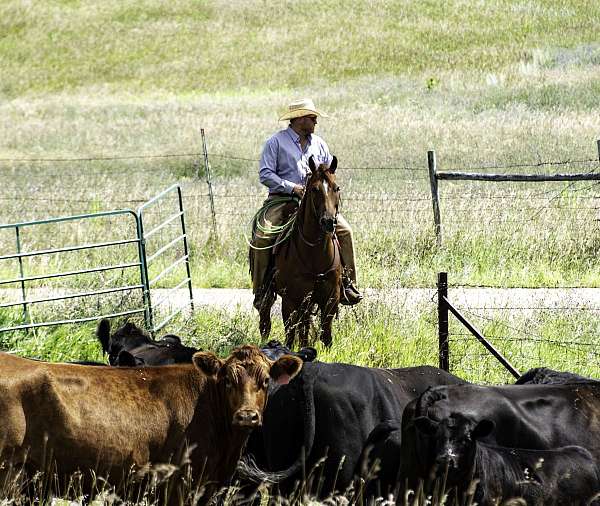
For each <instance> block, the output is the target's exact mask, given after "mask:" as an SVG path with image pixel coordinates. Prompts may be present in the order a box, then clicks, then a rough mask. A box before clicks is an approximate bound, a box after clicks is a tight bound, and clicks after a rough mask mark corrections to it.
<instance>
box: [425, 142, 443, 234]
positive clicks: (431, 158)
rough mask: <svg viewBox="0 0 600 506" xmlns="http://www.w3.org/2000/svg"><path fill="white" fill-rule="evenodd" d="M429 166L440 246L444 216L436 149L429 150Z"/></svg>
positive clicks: (434, 214) (436, 232)
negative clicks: (441, 207)
mask: <svg viewBox="0 0 600 506" xmlns="http://www.w3.org/2000/svg"><path fill="white" fill-rule="evenodd" d="M427 166H428V167H429V184H430V185H431V202H432V204H433V223H434V226H435V240H436V244H437V245H438V246H441V245H442V218H441V216H440V197H439V194H438V180H437V168H436V161H435V151H427Z"/></svg>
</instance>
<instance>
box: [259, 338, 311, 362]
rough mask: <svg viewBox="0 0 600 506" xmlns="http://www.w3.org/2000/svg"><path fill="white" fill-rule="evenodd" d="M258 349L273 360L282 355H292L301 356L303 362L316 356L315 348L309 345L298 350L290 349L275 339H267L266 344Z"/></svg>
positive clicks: (309, 360)
mask: <svg viewBox="0 0 600 506" xmlns="http://www.w3.org/2000/svg"><path fill="white" fill-rule="evenodd" d="M260 351H262V352H263V353H264V354H265V355H266V356H267V358H268V359H269V360H273V361H275V360H277V359H278V358H279V357H281V356H283V355H293V356H294V357H298V358H301V359H302V361H303V362H312V361H313V360H314V359H315V358H317V350H315V349H314V348H312V347H310V346H307V347H305V348H302V349H301V350H299V351H292V350H290V349H289V348H288V347H287V346H285V345H283V344H281V343H280V342H279V341H277V340H275V339H273V340H271V341H269V342H268V343H267V344H264V345H262V346H261V347H260Z"/></svg>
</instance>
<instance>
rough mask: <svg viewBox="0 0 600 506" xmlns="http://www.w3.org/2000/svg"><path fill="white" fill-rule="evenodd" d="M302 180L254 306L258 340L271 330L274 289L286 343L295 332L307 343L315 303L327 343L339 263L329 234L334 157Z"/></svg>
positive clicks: (336, 197)
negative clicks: (265, 287) (286, 232)
mask: <svg viewBox="0 0 600 506" xmlns="http://www.w3.org/2000/svg"><path fill="white" fill-rule="evenodd" d="M309 166H310V169H311V171H312V173H311V174H310V175H309V177H308V179H307V181H306V187H305V192H304V197H303V198H302V200H301V202H300V206H299V208H298V211H297V214H296V220H295V223H294V226H293V229H292V231H291V233H290V236H289V238H288V239H287V241H286V242H284V243H282V244H281V245H280V246H279V249H278V250H277V251H276V252H275V270H274V274H273V279H272V282H271V283H270V290H269V293H268V294H267V295H266V296H265V298H264V303H263V305H262V307H261V309H260V331H261V334H262V336H263V338H265V337H267V336H268V335H269V332H270V330H271V307H272V306H273V303H274V302H275V298H276V295H275V294H276V293H277V294H279V295H280V296H281V312H282V316H283V322H284V325H285V333H286V345H287V346H288V347H290V348H291V347H292V346H293V345H294V340H295V338H296V336H298V340H299V343H300V346H306V345H307V344H308V332H309V329H310V317H311V313H312V311H313V308H314V307H315V305H316V306H317V307H318V310H319V312H320V316H321V325H320V327H321V333H320V339H321V341H323V343H324V344H325V346H331V324H332V321H333V318H334V317H335V315H336V314H337V311H338V305H339V302H340V279H341V275H342V267H341V260H340V251H339V245H338V242H337V238H336V236H335V226H336V222H337V214H338V207H339V203H340V187H339V186H338V185H337V183H336V182H335V169H336V167H337V158H336V157H333V161H332V162H331V165H330V166H329V167H327V166H326V165H320V166H319V167H316V165H315V162H314V160H313V158H312V157H311V158H310V160H309Z"/></svg>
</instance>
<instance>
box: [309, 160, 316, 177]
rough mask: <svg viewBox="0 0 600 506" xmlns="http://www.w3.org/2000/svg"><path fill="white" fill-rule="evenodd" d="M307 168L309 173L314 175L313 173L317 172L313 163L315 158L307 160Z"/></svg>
mask: <svg viewBox="0 0 600 506" xmlns="http://www.w3.org/2000/svg"><path fill="white" fill-rule="evenodd" d="M308 167H309V168H310V171H311V172H312V173H313V174H314V173H315V172H317V164H316V163H315V157H314V156H311V157H310V158H309V159H308Z"/></svg>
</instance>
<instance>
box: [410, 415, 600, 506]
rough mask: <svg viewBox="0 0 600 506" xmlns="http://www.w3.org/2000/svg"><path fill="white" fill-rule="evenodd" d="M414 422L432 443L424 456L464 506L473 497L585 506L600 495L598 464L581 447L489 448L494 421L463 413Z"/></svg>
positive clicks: (491, 501)
mask: <svg viewBox="0 0 600 506" xmlns="http://www.w3.org/2000/svg"><path fill="white" fill-rule="evenodd" d="M414 424H415V427H416V429H417V431H418V432H419V433H421V434H423V435H424V438H425V439H426V440H427V441H428V444H427V447H426V448H424V450H425V451H423V452H422V453H420V454H419V458H420V459H421V460H424V461H425V466H426V467H428V468H430V469H432V471H433V473H434V475H435V477H436V478H438V479H439V480H440V481H441V480H442V479H443V480H444V481H445V486H446V491H447V492H450V493H453V492H454V491H455V493H456V497H457V499H458V500H459V501H460V502H461V504H462V502H467V501H468V500H469V499H471V500H472V499H474V500H475V502H477V504H480V505H482V506H488V505H489V506H492V505H496V504H499V503H501V501H502V500H506V499H511V498H522V499H524V500H525V501H526V504H528V505H535V506H543V505H556V506H559V505H565V504H570V505H576V504H579V505H582V506H583V505H588V504H590V500H591V499H592V498H593V497H594V496H595V495H596V494H598V492H600V475H599V473H598V469H597V466H596V462H595V460H594V458H593V457H592V454H591V453H590V452H589V451H588V450H586V449H585V448H582V447H581V446H565V447H562V448H556V449H552V450H527V449H520V448H507V447H503V446H496V445H488V444H485V443H482V442H481V440H482V439H484V438H486V437H488V436H489V435H490V434H491V433H492V432H493V431H494V422H493V421H491V420H487V419H483V420H481V421H479V422H475V421H473V420H472V419H470V418H468V417H465V416H463V415H461V414H459V413H455V414H452V415H451V416H450V417H449V418H445V419H443V420H441V421H433V420H432V419H431V418H428V417H425V416H422V417H417V418H415V420H414ZM475 484H476V485H475ZM473 485H475V487H474V486H473ZM473 492H474V493H473ZM599 504H600V503H599Z"/></svg>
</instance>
